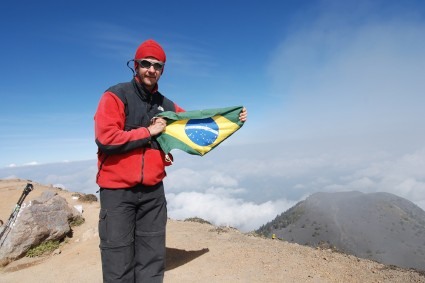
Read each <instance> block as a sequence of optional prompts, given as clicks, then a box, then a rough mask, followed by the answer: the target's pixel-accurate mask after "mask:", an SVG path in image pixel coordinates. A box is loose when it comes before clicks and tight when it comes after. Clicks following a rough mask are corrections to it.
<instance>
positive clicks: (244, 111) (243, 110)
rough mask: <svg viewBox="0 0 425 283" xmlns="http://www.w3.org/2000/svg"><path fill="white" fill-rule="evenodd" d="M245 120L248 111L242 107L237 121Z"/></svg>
mask: <svg viewBox="0 0 425 283" xmlns="http://www.w3.org/2000/svg"><path fill="white" fill-rule="evenodd" d="M247 119H248V111H247V110H246V108H245V107H244V108H243V109H242V111H241V113H240V114H239V121H241V122H245V121H246V120H247Z"/></svg>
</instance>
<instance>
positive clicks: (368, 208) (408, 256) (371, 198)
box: [257, 191, 425, 271]
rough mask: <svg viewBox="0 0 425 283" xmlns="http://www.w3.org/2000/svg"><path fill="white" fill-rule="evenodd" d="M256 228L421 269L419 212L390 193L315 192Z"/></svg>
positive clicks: (423, 223) (422, 221)
mask: <svg viewBox="0 0 425 283" xmlns="http://www.w3.org/2000/svg"><path fill="white" fill-rule="evenodd" d="M257 232H258V233H260V234H263V235H265V236H267V237H271V235H272V234H275V236H276V237H277V238H279V239H283V240H286V241H289V242H294V243H298V244H302V245H308V246H329V247H333V248H336V249H337V250H340V251H343V252H345V253H348V254H352V255H355V256H357V257H361V258H367V259H372V260H375V261H378V262H381V263H384V264H389V265H396V266H399V267H403V268H414V269H417V270H421V271H424V270H425V211H424V210H422V209H421V208H419V207H418V206H417V205H415V204H413V203H412V202H410V201H408V200H406V199H404V198H401V197H398V196H396V195H393V194H390V193H370V194H364V193H361V192H356V191H352V192H339V193H315V194H313V195H311V196H310V197H308V198H307V199H306V200H304V201H301V202H299V203H298V204H296V205H295V206H293V207H292V208H290V209H289V210H287V211H286V212H284V213H282V214H281V215H279V216H277V217H276V218H275V219H274V220H273V221H271V222H269V223H267V224H265V225H263V226H262V227H260V228H259V229H258V230H257Z"/></svg>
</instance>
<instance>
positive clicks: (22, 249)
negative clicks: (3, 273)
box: [0, 191, 78, 266]
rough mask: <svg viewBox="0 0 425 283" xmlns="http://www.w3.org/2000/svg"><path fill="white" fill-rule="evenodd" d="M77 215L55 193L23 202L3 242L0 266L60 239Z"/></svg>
mask: <svg viewBox="0 0 425 283" xmlns="http://www.w3.org/2000/svg"><path fill="white" fill-rule="evenodd" d="M77 215H78V212H77V211H76V210H75V209H73V208H71V207H70V206H69V205H68V203H67V201H66V200H65V199H64V198H63V197H61V196H59V195H57V193H55V192H51V191H45V192H43V194H42V195H41V196H40V197H39V198H37V199H35V200H33V201H31V202H30V203H29V204H26V203H24V204H23V205H22V207H21V209H20V211H19V214H18V216H17V218H16V220H15V222H14V223H13V224H12V227H11V229H10V231H9V232H7V233H6V234H5V237H4V238H3V239H2V243H1V247H0V266H4V265H6V264H8V263H10V262H11V261H13V260H15V259H18V258H20V257H23V256H24V255H25V254H26V252H27V251H28V250H29V249H30V248H31V247H35V246H37V245H39V244H40V243H42V242H44V241H48V240H61V239H63V238H64V237H65V236H66V235H67V234H68V233H69V232H70V231H71V227H70V225H69V222H70V221H72V219H73V218H74V217H76V216H77Z"/></svg>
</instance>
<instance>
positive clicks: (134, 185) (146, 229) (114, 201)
mask: <svg viewBox="0 0 425 283" xmlns="http://www.w3.org/2000/svg"><path fill="white" fill-rule="evenodd" d="M165 61H166V55H165V52H164V50H163V49H162V47H161V46H160V45H159V44H158V43H157V42H156V41H154V40H147V41H145V42H143V43H142V44H141V45H140V46H139V47H138V48H137V50H136V54H135V56H134V68H135V75H134V78H133V79H132V80H131V81H130V82H126V83H120V84H117V85H115V86H113V87H111V88H109V89H108V90H106V92H105V93H104V94H103V95H102V98H101V99H100V102H99V105H98V108H97V111H96V114H95V117H94V119H95V135H96V144H97V146H98V149H99V150H98V173H97V178H96V181H97V184H98V185H99V187H100V205H101V209H100V215H99V237H100V250H101V259H102V271H103V281H104V282H162V281H163V277H164V270H165V227H166V222H167V208H166V199H165V194H164V187H163V182H162V180H163V178H164V177H165V166H168V165H170V163H169V162H167V161H166V160H165V155H164V153H163V152H162V150H161V148H160V147H159V145H158V143H157V142H156V141H155V136H157V135H158V134H160V133H161V132H162V131H164V129H165V126H166V121H165V120H164V119H162V118H155V116H156V114H157V113H159V112H162V111H174V112H182V111H184V110H183V109H182V108H181V107H179V106H178V105H177V104H175V103H174V102H173V101H171V100H169V99H168V98H166V97H165V96H163V95H162V94H161V93H160V92H159V91H158V81H159V79H160V78H161V75H162V73H163V71H164V66H165ZM246 118H247V112H246V110H245V109H244V110H243V111H242V112H241V114H240V119H241V121H245V120H246Z"/></svg>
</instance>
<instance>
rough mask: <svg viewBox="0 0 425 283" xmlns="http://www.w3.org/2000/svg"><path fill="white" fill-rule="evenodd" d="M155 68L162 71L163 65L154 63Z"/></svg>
mask: <svg viewBox="0 0 425 283" xmlns="http://www.w3.org/2000/svg"><path fill="white" fill-rule="evenodd" d="M153 68H154V69H155V70H157V71H159V70H162V64H159V63H154V64H153Z"/></svg>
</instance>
